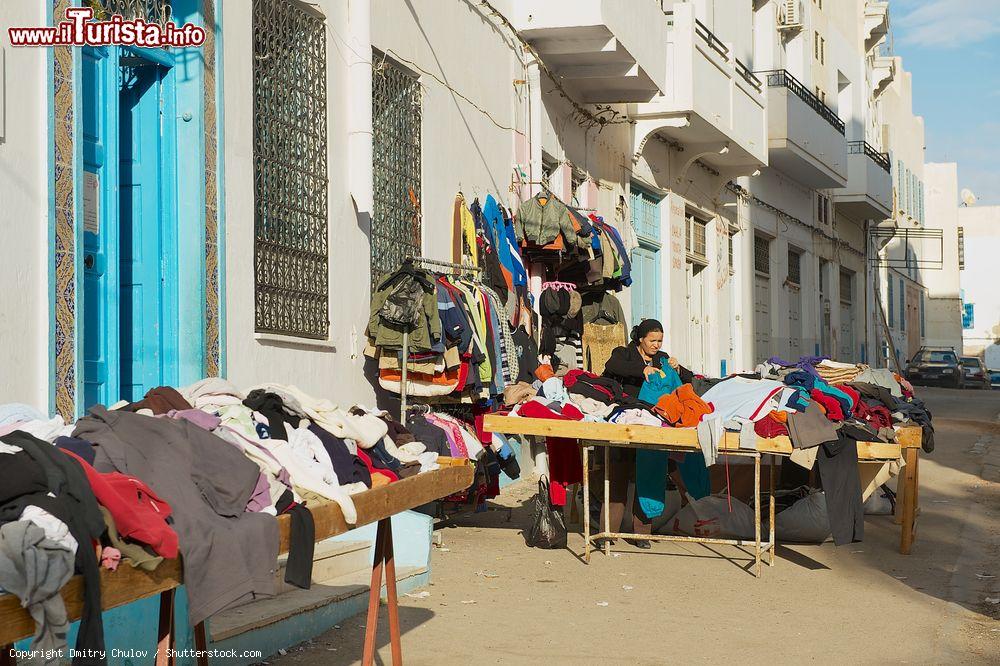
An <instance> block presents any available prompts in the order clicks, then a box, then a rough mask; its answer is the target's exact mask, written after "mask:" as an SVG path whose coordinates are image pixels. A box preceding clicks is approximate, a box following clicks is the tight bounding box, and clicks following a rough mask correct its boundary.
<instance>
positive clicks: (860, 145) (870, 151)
mask: <svg viewBox="0 0 1000 666" xmlns="http://www.w3.org/2000/svg"><path fill="white" fill-rule="evenodd" d="M847 152H848V153H850V154H851V155H860V154H862V153H864V154H865V155H867V156H868V157H869V158H871V161H872V162H874V163H875V164H877V165H879V166H880V167H882V168H883V169H884V170H885V172H886V173H892V162H890V161H889V155H888V154H887V153H880V152H879V151H877V150H875V147H874V146H873V145H871V144H870V143H868V142H867V141H848V142H847Z"/></svg>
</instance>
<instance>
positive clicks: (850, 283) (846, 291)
mask: <svg viewBox="0 0 1000 666" xmlns="http://www.w3.org/2000/svg"><path fill="white" fill-rule="evenodd" d="M840 300H841V302H843V303H851V302H852V301H853V300H854V273H852V272H850V271H840Z"/></svg>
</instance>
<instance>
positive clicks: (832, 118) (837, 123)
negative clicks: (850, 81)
mask: <svg viewBox="0 0 1000 666" xmlns="http://www.w3.org/2000/svg"><path fill="white" fill-rule="evenodd" d="M756 73H757V74H764V75H766V76H767V85H768V87H769V88H777V87H779V86H780V87H784V88H788V89H789V90H791V91H792V92H793V93H795V95H796V96H797V97H798V98H799V99H801V100H802V101H803V102H805V103H806V104H808V105H809V106H811V107H812V108H813V110H814V111H816V113H818V114H819V115H820V116H821V117H822V118H823V120H825V121H826V122H828V123H830V124H831V125H832V126H833V127H834V129H836V130H837V131H838V132H840V133H841V134H845V135H846V133H847V125H846V124H845V123H844V121H843V120H841V119H840V118H839V117H838V116H837V114H836V113H834V111H833V109H831V108H830V107H828V106H827V105H826V104H824V103H823V101H822V100H821V99H820V98H819V97H817V96H816V95H814V94H813V93H811V92H810V91H809V89H808V88H806V87H805V86H804V85H803V84H802V82H801V81H799V80H798V79H797V78H795V77H794V76H792V75H791V73H789V72H788V70H785V69H772V70H768V71H765V72H756Z"/></svg>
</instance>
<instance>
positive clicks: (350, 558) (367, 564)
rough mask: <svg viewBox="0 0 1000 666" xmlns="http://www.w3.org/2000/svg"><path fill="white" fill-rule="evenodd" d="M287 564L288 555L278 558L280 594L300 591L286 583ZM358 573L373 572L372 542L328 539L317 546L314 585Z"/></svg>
mask: <svg viewBox="0 0 1000 666" xmlns="http://www.w3.org/2000/svg"><path fill="white" fill-rule="evenodd" d="M287 562H288V556H287V555H282V556H280V557H279V558H278V570H277V572H276V573H275V576H276V577H277V582H278V590H277V592H278V594H282V593H284V592H289V591H291V590H295V589H298V588H296V587H295V586H293V585H289V584H288V583H286V582H285V566H286V564H287ZM356 571H369V572H370V571H371V543H370V542H368V541H335V540H333V539H327V540H326V541H321V542H319V543H318V544H316V550H315V552H314V553H313V571H312V580H313V582H314V583H318V582H321V581H327V580H332V579H334V578H340V577H341V576H347V575H349V574H352V573H355V572H356Z"/></svg>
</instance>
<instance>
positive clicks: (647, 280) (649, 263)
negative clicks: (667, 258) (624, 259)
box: [630, 239, 661, 324]
mask: <svg viewBox="0 0 1000 666" xmlns="http://www.w3.org/2000/svg"><path fill="white" fill-rule="evenodd" d="M660 290H661V287H660V252H659V248H658V247H657V246H655V245H654V244H652V243H647V242H645V241H644V240H642V239H640V241H639V247H637V248H635V249H634V250H632V287H631V290H630V291H631V292H632V323H633V324H638V323H639V322H640V321H642V320H643V319H657V320H659V319H660Z"/></svg>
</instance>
